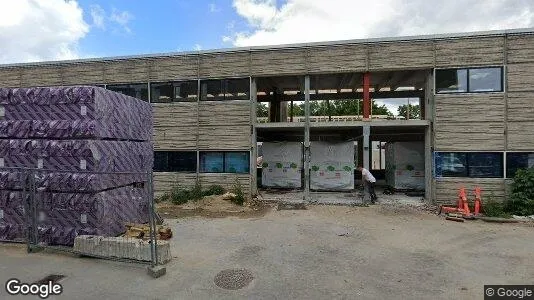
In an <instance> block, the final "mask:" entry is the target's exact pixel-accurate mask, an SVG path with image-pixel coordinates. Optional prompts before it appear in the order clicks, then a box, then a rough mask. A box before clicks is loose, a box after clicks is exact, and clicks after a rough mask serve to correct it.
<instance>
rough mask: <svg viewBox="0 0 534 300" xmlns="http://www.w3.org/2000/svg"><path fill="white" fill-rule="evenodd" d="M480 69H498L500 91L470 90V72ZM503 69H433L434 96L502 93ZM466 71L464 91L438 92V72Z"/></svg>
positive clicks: (480, 68)
mask: <svg viewBox="0 0 534 300" xmlns="http://www.w3.org/2000/svg"><path fill="white" fill-rule="evenodd" d="M482 69H500V90H487V91H486V90H482V91H477V90H475V91H473V90H471V71H475V70H482ZM504 69H505V67H504V66H479V67H465V68H436V69H434V93H435V94H436V95H447V94H484V93H503V92H504V91H505V84H504V83H505V78H504V76H505V72H504ZM450 70H454V71H456V72H458V71H466V73H467V74H466V76H465V77H466V82H465V91H438V82H437V79H438V72H440V71H450Z"/></svg>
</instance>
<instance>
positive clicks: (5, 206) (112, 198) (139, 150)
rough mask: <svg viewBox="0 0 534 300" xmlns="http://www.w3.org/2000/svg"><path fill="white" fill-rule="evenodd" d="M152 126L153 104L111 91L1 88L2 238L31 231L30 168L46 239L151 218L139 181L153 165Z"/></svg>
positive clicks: (112, 229) (112, 230)
mask: <svg viewBox="0 0 534 300" xmlns="http://www.w3.org/2000/svg"><path fill="white" fill-rule="evenodd" d="M152 132H153V131H152V107H151V105H150V104H149V103H146V102H143V101H140V100H137V99H134V98H132V97H129V96H125V95H122V94H119V93H115V92H112V91H109V90H105V89H102V88H97V87H88V86H76V87H44V88H18V89H5V88H0V209H1V211H0V240H16V239H23V238H25V234H26V233H25V228H26V225H25V222H27V221H26V218H27V217H28V216H27V212H25V210H24V207H25V203H26V202H25V201H23V200H22V195H23V190H24V189H28V181H27V180H28V179H29V178H27V176H25V174H33V175H32V176H33V180H32V181H33V182H34V184H35V191H36V197H35V199H36V205H37V208H38V210H39V220H38V231H39V241H40V242H46V243H48V244H58V245H72V244H73V242H74V238H75V237H76V236H77V235H81V234H90V235H105V236H115V235H117V234H119V233H122V232H123V231H124V223H125V222H139V223H144V222H147V221H148V220H147V218H148V206H147V204H148V202H147V201H148V195H147V194H146V193H147V191H146V189H144V188H137V187H138V186H144V187H146V185H145V184H147V175H148V172H149V171H150V170H151V169H152V165H153V147H152V142H151V141H152ZM22 168H28V169H31V171H30V170H28V171H24V170H23V169H22ZM139 183H143V184H139ZM134 186H136V188H134Z"/></svg>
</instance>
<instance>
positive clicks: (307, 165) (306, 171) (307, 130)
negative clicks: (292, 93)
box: [304, 75, 310, 201]
mask: <svg viewBox="0 0 534 300" xmlns="http://www.w3.org/2000/svg"><path fill="white" fill-rule="evenodd" d="M304 114H305V121H306V122H305V126H304V200H306V201H310V76H309V75H306V76H305V77H304Z"/></svg>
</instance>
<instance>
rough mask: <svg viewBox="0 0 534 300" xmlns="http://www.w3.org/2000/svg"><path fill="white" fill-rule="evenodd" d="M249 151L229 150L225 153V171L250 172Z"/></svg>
mask: <svg viewBox="0 0 534 300" xmlns="http://www.w3.org/2000/svg"><path fill="white" fill-rule="evenodd" d="M248 156H249V153H248V152H228V153H225V164H224V172H225V173H248V172H249V170H250V162H249V159H248Z"/></svg>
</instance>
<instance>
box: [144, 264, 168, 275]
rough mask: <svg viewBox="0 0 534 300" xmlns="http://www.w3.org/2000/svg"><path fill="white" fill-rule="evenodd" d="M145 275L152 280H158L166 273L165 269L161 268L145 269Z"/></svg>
mask: <svg viewBox="0 0 534 300" xmlns="http://www.w3.org/2000/svg"><path fill="white" fill-rule="evenodd" d="M147 273H148V275H150V276H151V277H153V278H159V277H161V276H163V275H165V274H166V273H167V268H165V267H163V266H154V267H152V266H150V267H147Z"/></svg>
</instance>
